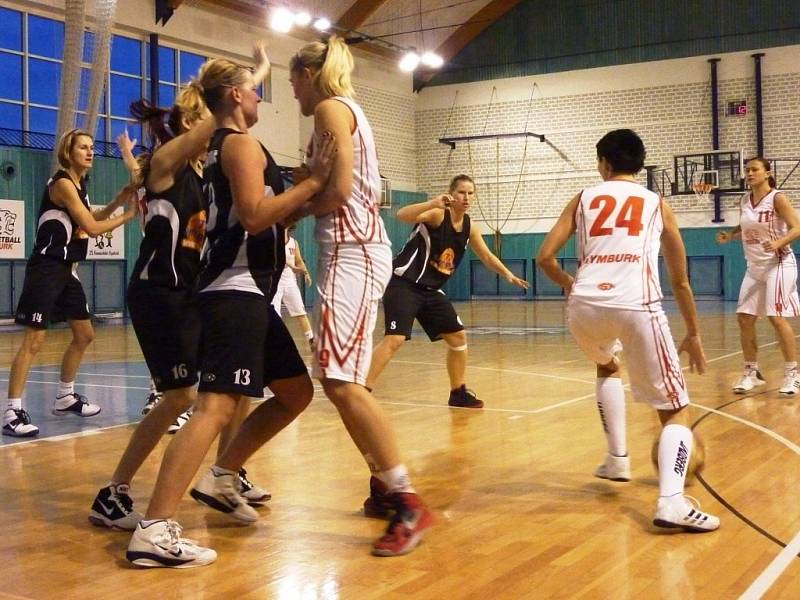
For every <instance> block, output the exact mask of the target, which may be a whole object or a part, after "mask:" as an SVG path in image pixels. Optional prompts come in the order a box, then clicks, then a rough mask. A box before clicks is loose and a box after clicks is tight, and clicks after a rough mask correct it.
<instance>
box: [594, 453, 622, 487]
mask: <svg viewBox="0 0 800 600" xmlns="http://www.w3.org/2000/svg"><path fill="white" fill-rule="evenodd" d="M594 476H595V477H599V478H600V479H610V480H611V481H630V480H631V457H630V456H614V455H613V454H606V460H605V462H604V463H603V464H602V465H600V466H599V467H597V469H595V471H594Z"/></svg>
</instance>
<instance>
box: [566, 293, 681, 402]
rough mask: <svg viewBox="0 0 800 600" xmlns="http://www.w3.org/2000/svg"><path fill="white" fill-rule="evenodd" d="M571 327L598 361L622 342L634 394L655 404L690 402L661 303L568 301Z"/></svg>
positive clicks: (602, 361)
mask: <svg viewBox="0 0 800 600" xmlns="http://www.w3.org/2000/svg"><path fill="white" fill-rule="evenodd" d="M567 318H568V323H569V329H570V331H571V332H572V335H573V337H574V338H575V341H576V342H577V343H578V346H579V347H580V349H581V350H583V351H584V353H586V355H587V356H588V357H589V359H591V360H592V361H594V362H595V363H597V364H598V365H605V364H608V363H609V362H610V361H611V359H612V358H613V357H614V354H615V353H617V352H619V350H620V347H622V348H624V352H625V366H626V368H627V371H628V376H629V377H630V382H631V391H632V392H633V397H634V398H635V399H636V400H638V401H639V402H647V403H648V404H650V406H652V407H653V408H655V409H658V410H675V409H678V408H681V407H682V406H686V405H687V404H689V394H688V392H687V390H686V381H685V380H684V378H683V371H682V370H681V363H680V359H679V358H678V352H677V350H676V349H675V343H674V342H673V341H672V334H671V333H670V330H669V323H668V322H667V316H666V315H665V314H664V311H663V310H662V309H661V307H657V308H656V307H653V308H652V309H651V311H650V312H648V311H638V310H623V309H619V308H606V307H601V306H593V305H590V304H586V303H584V302H581V301H580V300H577V299H572V298H571V299H570V300H569V301H568V303H567Z"/></svg>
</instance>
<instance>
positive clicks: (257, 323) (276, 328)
mask: <svg viewBox="0 0 800 600" xmlns="http://www.w3.org/2000/svg"><path fill="white" fill-rule="evenodd" d="M197 298H198V305H199V307H200V317H201V320H202V324H203V325H202V330H203V333H202V346H201V347H202V351H201V357H200V385H199V386H198V390H199V391H200V392H215V393H220V394H240V395H244V396H251V397H255V398H261V397H262V396H263V395H264V387H265V386H266V385H268V384H269V383H270V382H271V381H273V380H275V379H287V378H289V377H297V376H298V375H303V374H308V369H306V365H305V363H304V362H303V359H302V358H301V357H300V353H299V352H298V351H297V346H295V343H294V340H293V339H292V336H291V335H290V334H289V330H288V329H286V325H284V324H283V321H281V318H280V317H279V316H278V314H277V313H276V312H275V309H274V308H273V307H272V305H271V304H270V303H269V302H267V299H266V298H265V297H263V296H257V295H256V294H248V293H237V292H206V293H201V294H198V296H197Z"/></svg>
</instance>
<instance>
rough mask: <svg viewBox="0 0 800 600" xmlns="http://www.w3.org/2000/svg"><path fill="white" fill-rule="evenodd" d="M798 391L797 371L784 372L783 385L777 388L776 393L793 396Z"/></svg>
mask: <svg viewBox="0 0 800 600" xmlns="http://www.w3.org/2000/svg"><path fill="white" fill-rule="evenodd" d="M798 391H800V379H798V378H797V371H790V372H789V373H786V375H784V377H783V385H782V386H781V389H779V390H778V393H779V394H785V395H786V396H794V395H795V394H796V393H797V392H798Z"/></svg>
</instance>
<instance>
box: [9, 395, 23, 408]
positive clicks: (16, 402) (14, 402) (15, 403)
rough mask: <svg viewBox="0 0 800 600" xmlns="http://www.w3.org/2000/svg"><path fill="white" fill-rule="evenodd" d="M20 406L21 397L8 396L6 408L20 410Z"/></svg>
mask: <svg viewBox="0 0 800 600" xmlns="http://www.w3.org/2000/svg"><path fill="white" fill-rule="evenodd" d="M21 408H22V398H9V399H8V404H6V410H20V409H21Z"/></svg>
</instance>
